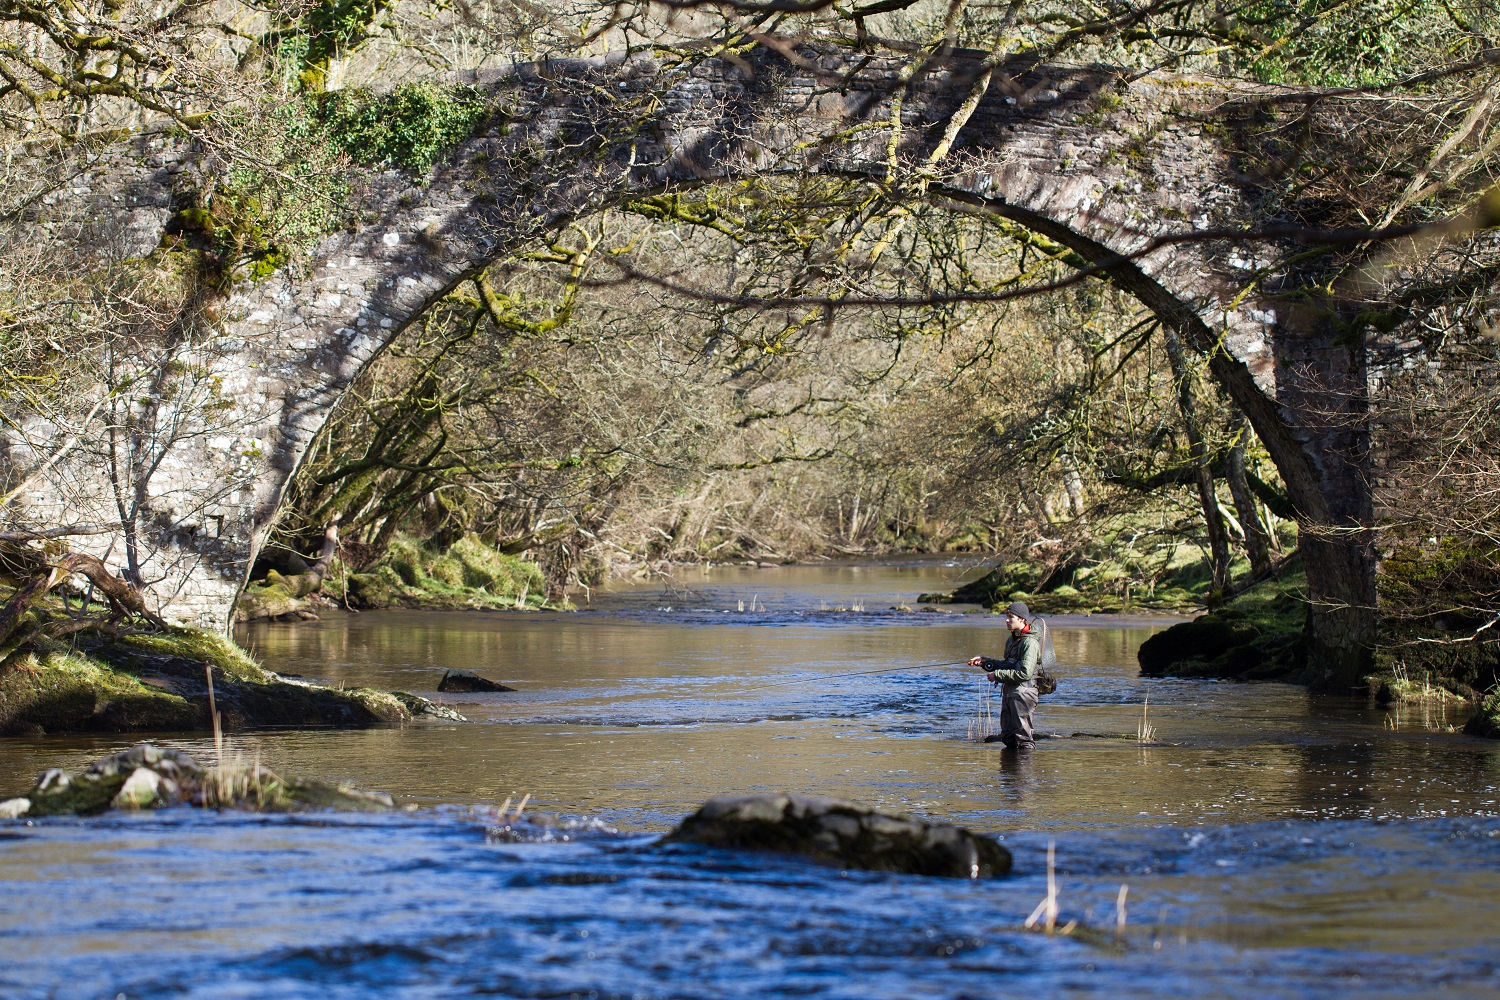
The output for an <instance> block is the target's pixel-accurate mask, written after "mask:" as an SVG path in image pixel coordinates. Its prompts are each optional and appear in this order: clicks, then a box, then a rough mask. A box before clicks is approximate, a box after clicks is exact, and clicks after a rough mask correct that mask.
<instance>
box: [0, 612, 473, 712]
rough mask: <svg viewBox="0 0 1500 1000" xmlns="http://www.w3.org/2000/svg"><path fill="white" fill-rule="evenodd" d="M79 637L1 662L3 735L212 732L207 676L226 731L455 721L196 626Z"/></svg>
mask: <svg viewBox="0 0 1500 1000" xmlns="http://www.w3.org/2000/svg"><path fill="white" fill-rule="evenodd" d="M73 638H74V640H75V641H74V642H72V643H63V642H60V641H54V640H46V639H38V640H36V641H35V642H34V643H32V644H31V646H30V648H28V649H25V650H18V651H17V652H15V653H14V654H12V655H11V656H10V657H9V658H7V659H6V660H5V662H4V663H3V664H0V735H5V736H17V735H41V734H44V733H69V732H114V733H123V732H141V731H148V730H154V731H163V730H207V729H210V728H212V725H213V723H212V719H211V718H210V714H209V699H208V675H209V673H210V672H211V673H212V676H213V687H214V700H215V704H216V707H217V709H218V712H219V716H220V719H221V720H222V723H223V726H224V727H225V728H226V729H244V728H250V727H255V726H349V727H367V726H381V725H390V724H397V723H403V722H410V721H412V720H413V719H416V718H419V717H423V716H427V717H433V718H448V719H457V718H459V716H458V715H457V713H455V712H453V711H452V710H451V709H446V708H443V707H441V706H438V705H434V704H433V703H431V702H429V701H427V700H426V699H424V698H419V697H417V696H416V695H411V694H406V693H404V692H388V691H377V690H374V689H370V688H355V689H350V690H335V689H333V688H327V687H321V686H318V685H313V684H306V683H301V682H296V681H292V680H288V679H286V678H284V677H281V676H279V675H278V674H275V673H273V672H271V671H269V670H266V669H264V668H263V667H261V666H260V665H259V664H257V663H256V662H255V661H254V660H252V659H251V658H250V657H249V656H247V655H245V653H244V652H243V651H242V650H240V649H239V648H238V647H237V646H235V645H234V644H233V643H231V642H229V641H228V640H226V639H223V638H220V637H218V636H214V635H211V634H209V633H206V632H201V631H198V630H196V629H187V628H179V629H173V630H171V631H169V632H159V633H150V634H142V635H127V636H124V637H121V638H113V637H108V636H103V635H99V634H94V635H87V634H80V635H79V636H75V637H73Z"/></svg>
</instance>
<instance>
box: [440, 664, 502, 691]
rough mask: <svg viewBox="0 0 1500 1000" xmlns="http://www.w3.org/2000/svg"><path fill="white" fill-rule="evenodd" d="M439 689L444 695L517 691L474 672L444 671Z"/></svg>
mask: <svg viewBox="0 0 1500 1000" xmlns="http://www.w3.org/2000/svg"><path fill="white" fill-rule="evenodd" d="M437 689H438V690H439V691H441V692H443V693H444V694H450V693H469V692H474V691H514V690H515V688H513V687H506V686H505V685H504V684H498V683H496V682H495V681H492V680H489V679H487V678H484V677H480V676H479V675H478V674H476V673H475V672H474V671H472V670H444V671H443V679H442V680H440V681H438V687H437Z"/></svg>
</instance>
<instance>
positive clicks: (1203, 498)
mask: <svg viewBox="0 0 1500 1000" xmlns="http://www.w3.org/2000/svg"><path fill="white" fill-rule="evenodd" d="M1162 334H1163V336H1164V337H1165V338H1166V341H1167V358H1168V360H1169V361H1171V363H1172V380H1173V381H1174V382H1176V383H1177V406H1178V409H1180V410H1181V411H1182V425H1183V428H1184V429H1185V430H1186V431H1187V439H1188V448H1189V449H1190V451H1191V454H1192V457H1193V470H1194V473H1195V478H1196V480H1197V484H1198V504H1199V506H1201V507H1202V508H1203V523H1204V526H1205V527H1207V529H1208V547H1209V558H1210V562H1211V564H1212V570H1213V591H1214V592H1213V594H1212V595H1211V596H1210V600H1216V599H1217V598H1218V597H1219V596H1220V595H1222V594H1223V593H1224V591H1225V589H1226V588H1227V587H1228V586H1229V532H1228V531H1226V530H1225V528H1224V518H1223V516H1222V515H1221V514H1220V513H1219V494H1218V489H1217V488H1216V486H1215V484H1214V474H1213V471H1212V469H1211V468H1210V463H1209V455H1208V448H1207V447H1206V446H1205V445H1204V443H1203V435H1202V434H1201V433H1200V432H1199V429H1198V415H1197V403H1196V400H1195V399H1194V398H1193V383H1192V372H1190V371H1189V370H1188V366H1187V357H1186V354H1185V352H1184V351H1183V349H1182V341H1181V339H1180V338H1179V337H1178V335H1177V331H1176V330H1175V329H1173V328H1172V327H1171V326H1170V325H1167V324H1163V325H1162Z"/></svg>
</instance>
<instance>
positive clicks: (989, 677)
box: [984, 670, 995, 684]
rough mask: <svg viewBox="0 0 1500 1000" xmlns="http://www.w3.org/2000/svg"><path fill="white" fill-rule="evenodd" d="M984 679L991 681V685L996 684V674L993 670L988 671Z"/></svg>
mask: <svg viewBox="0 0 1500 1000" xmlns="http://www.w3.org/2000/svg"><path fill="white" fill-rule="evenodd" d="M984 677H985V680H987V681H989V682H990V683H991V684H994V683H995V672H994V671H993V670H986V671H985V672H984Z"/></svg>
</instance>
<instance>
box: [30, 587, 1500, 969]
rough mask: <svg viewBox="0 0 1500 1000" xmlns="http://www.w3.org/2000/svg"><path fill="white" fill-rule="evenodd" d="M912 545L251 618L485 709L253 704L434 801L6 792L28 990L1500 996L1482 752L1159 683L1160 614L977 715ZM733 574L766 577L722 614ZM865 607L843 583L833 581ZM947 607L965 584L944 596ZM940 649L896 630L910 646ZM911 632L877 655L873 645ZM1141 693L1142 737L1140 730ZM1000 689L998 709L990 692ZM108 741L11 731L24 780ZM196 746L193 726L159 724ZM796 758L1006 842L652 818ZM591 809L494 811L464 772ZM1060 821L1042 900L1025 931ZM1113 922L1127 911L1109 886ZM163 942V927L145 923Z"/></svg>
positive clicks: (803, 773)
mask: <svg viewBox="0 0 1500 1000" xmlns="http://www.w3.org/2000/svg"><path fill="white" fill-rule="evenodd" d="M955 575H956V570H955V568H953V567H944V566H942V565H939V564H934V563H922V562H907V563H899V564H892V565H883V566H882V565H860V566H843V567H785V568H777V569H770V570H758V571H757V570H731V571H716V572H714V573H712V574H708V575H705V576H703V577H701V578H696V579H688V580H685V581H678V582H677V583H676V584H674V586H672V587H671V588H663V587H662V586H661V585H660V584H651V585H646V586H640V587H634V588H625V589H623V590H621V591H618V592H615V593H610V594H604V595H596V601H595V604H594V608H593V609H592V610H589V611H585V612H581V613H578V614H568V615H564V614H493V613H490V614H486V613H424V612H388V613H377V614H366V615H352V616H330V617H329V618H328V619H326V620H324V621H322V622H317V623H310V624H302V625H265V626H258V627H256V628H253V629H249V630H246V632H244V633H243V634H242V641H245V642H246V643H248V644H249V645H250V646H252V647H253V648H254V649H255V650H256V652H257V654H258V655H259V656H260V657H261V658H262V659H263V660H264V661H265V662H266V663H267V665H268V666H271V667H273V668H274V669H278V670H283V671H286V672H291V673H297V674H302V675H305V676H310V677H318V678H322V679H325V680H330V681H334V682H339V681H342V682H344V683H348V684H374V685H377V686H384V687H395V688H404V689H408V690H415V691H418V692H420V693H429V694H435V691H434V688H435V685H436V681H437V679H438V677H439V676H440V675H441V671H442V669H443V668H445V667H466V668H469V669H474V670H477V671H479V672H480V673H483V674H485V675H487V676H490V677H493V678H495V679H498V680H505V681H507V682H508V683H512V684H514V685H515V686H516V687H517V688H519V689H520V690H519V691H518V692H517V693H515V694H504V695H456V696H439V697H443V698H445V699H446V700H449V701H451V702H453V703H454V704H456V705H458V706H459V707H460V709H461V710H462V711H463V712H464V713H465V714H466V715H467V716H468V717H469V718H470V719H472V720H474V721H472V722H471V723H468V724H443V725H418V726H408V727H405V728H399V729H382V730H366V731H351V732H346V731H328V730H325V731H298V732H275V731H262V732H253V733H241V734H235V735H234V736H233V738H232V743H233V745H234V747H235V748H236V749H239V750H241V751H243V752H246V753H251V752H254V753H259V754H260V755H261V758H262V760H263V761H265V762H266V763H267V764H269V765H270V766H273V767H275V768H278V769H280V770H282V771H284V772H286V773H291V774H297V775H303V776H307V777H321V778H331V779H338V780H354V781H356V782H358V783H359V784H361V785H363V786H365V787H370V788H381V789H388V790H391V791H394V792H397V793H398V794H399V795H400V796H403V797H404V798H405V799H406V801H407V802H409V803H414V804H417V805H424V806H431V807H433V808H430V809H423V810H421V811H419V812H416V813H412V814H406V815H397V816H391V817H377V818H374V819H370V818H361V819H357V820H351V819H347V818H342V817H335V816H310V817H293V818H288V817H244V816H233V815H227V814H226V815H223V816H216V815H188V814H184V813H180V812H177V811H171V812H168V813H162V814H155V815H148V816H135V817H131V816H116V817H107V818H104V819H98V820H92V821H86V822H85V821H66V820H58V821H48V822H45V823H38V824H35V825H25V824H19V823H18V824H6V825H3V826H0V883H3V885H4V891H3V892H0V957H3V961H0V994H3V995H5V996H18V997H31V996H35V997H43V996H46V997H52V996H104V995H109V996H113V995H116V994H119V993H124V994H125V995H127V996H143V995H194V994H205V995H209V994H211V995H213V996H216V997H217V996H234V995H244V996H268V995H274V996H318V997H327V996H361V997H362V996H370V995H377V994H378V995H381V996H386V995H397V996H400V995H412V996H423V997H426V996H446V995H472V994H486V993H487V994H495V995H503V996H516V997H542V996H548V997H552V996H563V997H566V996H573V995H577V996H580V997H582V996H590V995H595V996H611V997H613V996H622V997H623V996H651V997H730V996H746V995H792V994H795V995H799V996H818V997H861V998H865V997H893V998H894V997H902V998H905V997H912V996H941V997H961V996H987V995H994V994H995V993H997V992H1006V991H1009V990H1024V991H1027V992H1037V991H1043V992H1057V993H1062V994H1066V995H1072V996H1095V995H1099V996H1105V995H1109V996H1117V995H1122V994H1123V995H1151V996H1193V997H1201V996H1219V995H1222V996H1257V997H1259V996H1265V995H1274V996H1287V995H1307V996H1323V995H1327V994H1328V993H1330V992H1332V991H1334V990H1339V991H1344V992H1357V993H1367V994H1372V995H1406V996H1411V995H1423V996H1425V995H1427V994H1429V993H1432V992H1434V991H1437V990H1443V991H1445V992H1446V995H1459V996H1461V995H1475V996H1480V995H1486V996H1487V995H1493V994H1494V993H1495V991H1496V989H1497V987H1500V972H1497V969H1500V946H1497V945H1496V944H1495V942H1494V941H1493V935H1492V934H1491V933H1490V930H1489V928H1490V927H1492V926H1493V923H1494V920H1495V917H1496V909H1497V907H1496V904H1495V903H1494V900H1495V899H1496V898H1497V890H1500V863H1497V862H1500V819H1496V818H1495V816H1496V813H1497V804H1500V781H1497V768H1500V753H1497V748H1496V747H1495V745H1493V744H1489V743H1484V742H1480V741H1476V740H1471V739H1468V738H1466V737H1463V736H1461V735H1457V734H1454V733H1449V732H1442V731H1437V732H1434V731H1428V730H1425V729H1410V728H1406V729H1397V730H1392V729H1390V728H1387V726H1388V725H1389V722H1388V720H1387V719H1386V715H1385V713H1383V712H1379V711H1374V710H1371V709H1369V708H1367V707H1365V706H1363V705H1356V704H1351V703H1348V702H1338V701H1328V700H1323V699H1315V698H1312V697H1310V696H1309V695H1308V694H1307V692H1306V691H1304V690H1302V689H1299V688H1293V687H1289V686H1284V685H1239V684H1227V683H1216V682H1187V681H1176V680H1170V679H1164V680H1151V681H1146V680H1143V679H1142V678H1140V677H1139V675H1138V672H1137V670H1136V668H1135V665H1134V651H1135V649H1136V647H1137V646H1138V645H1139V644H1140V642H1141V641H1142V640H1143V639H1144V638H1145V637H1146V636H1148V635H1150V634H1151V632H1152V631H1154V630H1155V629H1157V628H1159V627H1161V626H1162V625H1163V624H1164V623H1163V622H1161V621H1159V620H1150V619H1129V620H1126V619H1119V618H1114V619H1109V618H1104V617H1102V616H1101V617H1096V618H1092V619H1090V618H1059V619H1056V620H1055V641H1056V647H1057V652H1058V657H1059V661H1060V665H1059V669H1058V671H1057V672H1058V674H1059V675H1060V677H1061V678H1062V687H1061V688H1060V689H1059V691H1058V692H1057V694H1056V695H1055V696H1053V697H1050V698H1047V699H1045V700H1044V701H1043V704H1042V708H1041V709H1040V711H1039V713H1038V728H1039V730H1040V731H1042V732H1044V733H1047V734H1049V735H1050V736H1051V737H1052V738H1050V739H1046V740H1043V741H1042V742H1041V743H1040V744H1039V746H1038V747H1037V749H1036V750H1035V751H1033V752H1032V753H1030V754H1018V753H1014V752H1009V751H1003V750H1001V749H1000V748H999V747H998V746H996V745H988V746H984V745H978V744H975V743H972V742H969V741H967V740H966V739H965V734H966V732H967V731H968V729H969V727H970V724H971V723H972V722H973V721H974V717H975V714H976V711H977V710H978V709H979V707H980V705H981V703H982V694H983V687H982V686H981V683H982V682H981V681H979V679H978V678H977V676H976V674H975V672H974V671H972V670H971V669H970V668H967V667H963V666H959V665H956V664H957V662H958V661H961V660H964V659H966V658H967V657H968V656H971V655H973V654H974V653H976V652H988V653H993V652H995V651H996V650H998V649H999V647H1000V646H1001V645H1002V643H1003V640H1004V633H1003V629H1002V628H1001V626H1000V623H999V622H998V621H996V620H995V619H994V618H992V617H990V616H982V615H980V616H976V615H965V614H962V613H961V611H962V609H944V610H943V611H930V612H928V611H912V610H901V608H902V607H903V606H905V607H913V605H911V604H910V601H911V599H912V598H913V597H914V595H915V594H916V593H918V592H921V591H924V590H934V589H941V588H943V587H949V586H952V585H953V582H954V576H955ZM740 608H746V609H748V608H754V609H755V610H753V611H751V610H743V611H742V610H740ZM857 608H862V609H863V610H853V609H857ZM948 611H952V612H953V613H947V612H948ZM933 663H943V664H955V665H942V666H925V667H923V666H918V665H921V664H933ZM902 666H905V667H910V668H911V669H907V670H899V671H896V670H893V671H891V672H889V673H876V674H871V673H868V671H872V670H881V669H884V668H887V667H902ZM1148 692H1149V694H1150V705H1151V709H1150V719H1151V721H1152V722H1153V723H1154V724H1155V725H1156V727H1157V730H1158V732H1159V734H1160V739H1161V743H1160V744H1159V745H1154V746H1140V745H1138V744H1137V743H1136V740H1135V733H1136V727H1137V723H1138V721H1139V719H1140V713H1141V703H1142V701H1143V699H1144V696H1145V695H1146V694H1147V693H1148ZM997 709H998V706H997ZM128 742H132V741H130V740H122V739H119V738H114V737H99V736H93V737H54V738H40V739H17V740H7V741H4V742H3V743H0V774H3V775H6V776H9V779H8V780H7V785H8V786H9V787H11V788H15V789H17V790H18V789H19V788H20V787H21V786H23V785H24V784H25V783H26V781H27V780H28V779H29V776H30V775H31V774H33V773H35V772H36V771H37V770H39V769H40V768H42V767H45V766H52V765H55V764H59V763H63V764H79V763H82V762H84V761H86V760H89V759H92V758H94V757H97V756H99V755H101V754H103V753H105V752H108V751H110V750H113V749H115V748H117V747H119V746H121V745H124V744H126V743H128ZM170 742H173V743H175V744H177V745H181V746H185V747H187V748H189V749H192V750H194V751H197V752H200V753H204V754H206V755H208V756H211V750H210V749H209V748H208V746H207V744H206V741H202V740H186V741H184V740H170ZM785 789H793V790H799V791H805V792H812V793H818V794H829V795H838V796H842V797H846V798H851V799H855V800H857V801H860V802H862V803H865V804H868V805H872V806H877V807H880V808H884V809H887V810H891V811H897V812H905V813H913V814H918V815H922V816H925V817H929V818H937V819H951V820H956V821H960V822H962V823H964V824H966V825H969V826H971V827H973V828H976V829H980V830H984V831H987V832H991V833H994V834H996V835H997V836H1000V837H1002V838H1003V839H1004V841H1005V843H1006V844H1007V845H1008V846H1010V847H1011V849H1012V850H1013V851H1015V853H1016V859H1017V861H1016V873H1015V874H1014V875H1013V876H1011V877H1009V878H1007V879H1003V880H997V881H993V882H987V883H967V882H952V881H946V880H938V879H922V878H907V877H897V876H889V875H874V874H867V873H858V872H839V871H835V870H829V869H822V868H817V867H815V866H812V865H808V864H804V863H801V862H797V861H789V860H785V859H773V858H768V857H761V856H754V855H732V854H724V853H720V852H714V851H708V850H702V849H691V848H684V847H659V846H656V845H655V839H656V834H658V833H659V832H661V831H663V830H665V829H667V828H669V827H670V825H671V824H672V823H674V822H675V821H676V820H677V819H679V818H680V817H681V816H682V815H683V814H684V813H686V812H687V811H690V810H691V809H693V808H695V807H696V806H697V805H698V804H700V803H701V802H702V801H703V799H705V798H707V797H709V796H711V795H715V794H723V793H742V792H754V791H765V790H785ZM525 792H530V793H532V795H533V798H532V806H531V808H532V809H535V810H538V811H546V812H550V813H554V814H563V815H570V814H571V815H587V816H590V817H598V818H600V819H601V820H602V821H603V822H604V823H605V824H607V825H609V826H610V827H612V828H614V829H616V830H618V831H620V832H613V833H612V832H607V831H603V830H600V829H598V824H597V823H596V824H590V825H585V826H584V827H581V828H578V829H575V830H574V832H573V833H570V834H567V839H566V840H563V839H562V837H561V836H560V835H559V834H558V832H557V829H556V828H552V829H551V830H550V832H548V831H546V830H544V828H540V827H539V828H537V829H538V830H542V831H543V835H541V836H540V838H539V839H536V838H534V839H533V840H532V841H529V842H521V843H513V842H509V841H508V840H507V839H504V838H501V839H497V838H494V837H491V836H489V835H487V833H486V827H485V822H484V816H483V813H482V812H481V813H471V812H470V811H469V810H470V809H471V807H479V806H483V805H484V804H487V803H495V802H498V801H499V800H501V799H503V798H505V797H506V796H510V795H514V794H521V793H525ZM1049 842H1055V843H1056V845H1057V859H1058V861H1057V865H1058V879H1059V884H1060V888H1061V903H1062V911H1063V913H1062V916H1063V920H1064V921H1068V920H1078V921H1080V922H1081V923H1082V926H1083V931H1082V932H1080V933H1078V934H1075V935H1073V936H1069V937H1063V936H1055V937H1048V936H1046V935H1042V934H1034V933H1028V932H1025V931H1023V930H1021V929H1020V927H1021V924H1022V922H1023V921H1024V919H1025V917H1026V916H1027V915H1028V914H1029V913H1030V912H1031V911H1032V909H1033V908H1034V907H1035V906H1036V904H1037V902H1038V901H1039V900H1040V899H1041V897H1042V895H1043V894H1044V893H1045V891H1046V888H1045V886H1046V874H1045V855H1046V850H1047V845H1048V843H1049ZM1122 884H1123V885H1128V887H1129V888H1128V892H1127V922H1126V929H1125V932H1124V934H1123V936H1121V937H1118V938H1117V937H1116V936H1115V933H1114V928H1115V926H1116V924H1115V922H1116V919H1117V911H1116V905H1117V902H1118V899H1119V893H1120V887H1121V885H1122ZM147 956H149V960H147V959H146V957H147Z"/></svg>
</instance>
